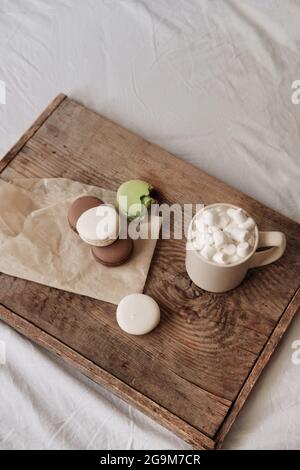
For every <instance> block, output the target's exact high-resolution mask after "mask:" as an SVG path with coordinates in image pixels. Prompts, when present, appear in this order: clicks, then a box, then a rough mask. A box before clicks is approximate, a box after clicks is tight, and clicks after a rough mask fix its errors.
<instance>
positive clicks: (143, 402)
mask: <svg viewBox="0 0 300 470" xmlns="http://www.w3.org/2000/svg"><path fill="white" fill-rule="evenodd" d="M0 318H1V320H2V321H4V322H5V323H7V324H8V325H9V326H11V327H12V328H14V329H15V330H16V331H18V332H19V333H21V334H22V335H24V336H26V337H27V338H29V339H30V340H32V341H34V342H35V343H36V344H38V345H39V346H42V347H43V348H45V349H47V350H48V351H50V352H51V353H54V354H55V355H57V356H59V357H60V358H62V359H63V360H64V361H65V362H66V363H67V364H69V365H70V366H72V367H76V369H78V370H79V371H80V372H82V373H83V374H84V375H86V376H87V377H89V378H90V379H91V380H93V381H94V382H96V383H98V384H100V385H103V386H104V387H106V388H108V389H109V390H111V391H112V392H113V393H115V395H117V396H118V397H120V398H121V399H122V400H124V401H126V402H128V403H129V404H132V405H133V406H135V407H136V408H138V409H139V410H140V411H142V412H143V413H145V414H146V415H148V416H149V417H150V418H152V419H154V420H155V421H157V422H158V423H159V424H161V425H162V426H165V427H166V428H167V429H169V430H170V431H172V432H174V434H176V435H177V436H178V437H180V438H182V439H184V440H185V441H186V442H187V443H189V444H190V445H191V446H192V447H194V448H195V449H199V450H207V449H213V447H214V441H213V440H212V439H210V438H208V437H207V436H205V435H204V434H202V433H200V432H199V431H198V430H197V429H194V428H193V427H192V426H190V425H189V424H188V423H186V422H185V421H183V420H181V419H180V418H178V417H177V416H176V415H173V414H172V413H170V412H168V411H167V410H165V409H164V408H162V407H161V406H159V405H158V404H157V403H155V402H153V401H152V400H150V399H149V398H147V397H146V396H145V395H143V394H142V393H139V392H138V391H136V390H134V389H133V388H131V387H129V386H128V385H126V384H125V383H124V382H122V381H121V380H119V379H117V378H116V377H114V376H113V375H111V374H109V373H108V372H106V371H105V370H103V369H101V368H100V367H99V366H97V365H95V364H94V363H93V362H92V361H89V360H88V359H86V358H85V357H84V356H82V355H81V354H78V353H77V352H76V351H74V350H73V349H71V348H69V347H68V346H66V345H65V344H63V343H62V342H60V341H58V340H57V339H56V338H54V337H53V336H51V335H48V334H47V333H45V332H44V331H43V330H41V329H40V328H38V327H36V326H34V325H33V324H32V323H30V322H29V321H27V320H24V319H23V318H22V317H20V316H19V315H17V314H15V313H14V312H12V311H11V310H8V309H6V308H5V307H3V306H2V305H0Z"/></svg>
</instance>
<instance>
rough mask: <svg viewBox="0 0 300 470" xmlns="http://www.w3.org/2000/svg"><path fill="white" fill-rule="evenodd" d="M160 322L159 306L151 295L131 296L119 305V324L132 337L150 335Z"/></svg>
mask: <svg viewBox="0 0 300 470" xmlns="http://www.w3.org/2000/svg"><path fill="white" fill-rule="evenodd" d="M159 321H160V309H159V306H158V304H157V302H156V301H155V300H154V299H153V298H152V297H150V296H149V295H145V294H129V295H127V296H126V297H124V298H123V299H122V300H121V302H120V303H119V305H118V308H117V322H118V324H119V327H120V328H121V329H122V330H123V331H125V332H126V333H128V334H130V335H145V334H147V333H150V331H152V330H153V329H154V328H155V327H156V326H157V325H158V324H159Z"/></svg>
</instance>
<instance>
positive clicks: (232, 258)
mask: <svg viewBox="0 0 300 470" xmlns="http://www.w3.org/2000/svg"><path fill="white" fill-rule="evenodd" d="M238 261H240V257H239V256H238V255H233V256H230V257H229V258H228V262H229V263H230V264H233V263H237V262H238Z"/></svg>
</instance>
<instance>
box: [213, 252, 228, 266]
mask: <svg viewBox="0 0 300 470" xmlns="http://www.w3.org/2000/svg"><path fill="white" fill-rule="evenodd" d="M213 261H214V262H215V263H218V264H227V263H228V256H227V255H226V253H222V252H221V251H217V253H215V254H214V256H213Z"/></svg>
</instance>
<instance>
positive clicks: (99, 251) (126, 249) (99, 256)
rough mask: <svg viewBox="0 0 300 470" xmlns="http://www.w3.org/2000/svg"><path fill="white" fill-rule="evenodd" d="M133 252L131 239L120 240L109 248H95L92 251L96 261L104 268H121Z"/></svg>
mask: <svg viewBox="0 0 300 470" xmlns="http://www.w3.org/2000/svg"><path fill="white" fill-rule="evenodd" d="M132 250H133V241H132V240H131V238H126V239H120V238H118V240H117V241H115V242H114V243H112V244H111V245H109V246H93V247H92V249H91V251H92V255H93V256H94V258H95V260H96V261H98V263H101V264H103V265H104V266H109V267H114V266H120V265H121V264H123V263H125V261H127V260H128V259H129V258H130V256H131V253H132Z"/></svg>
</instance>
